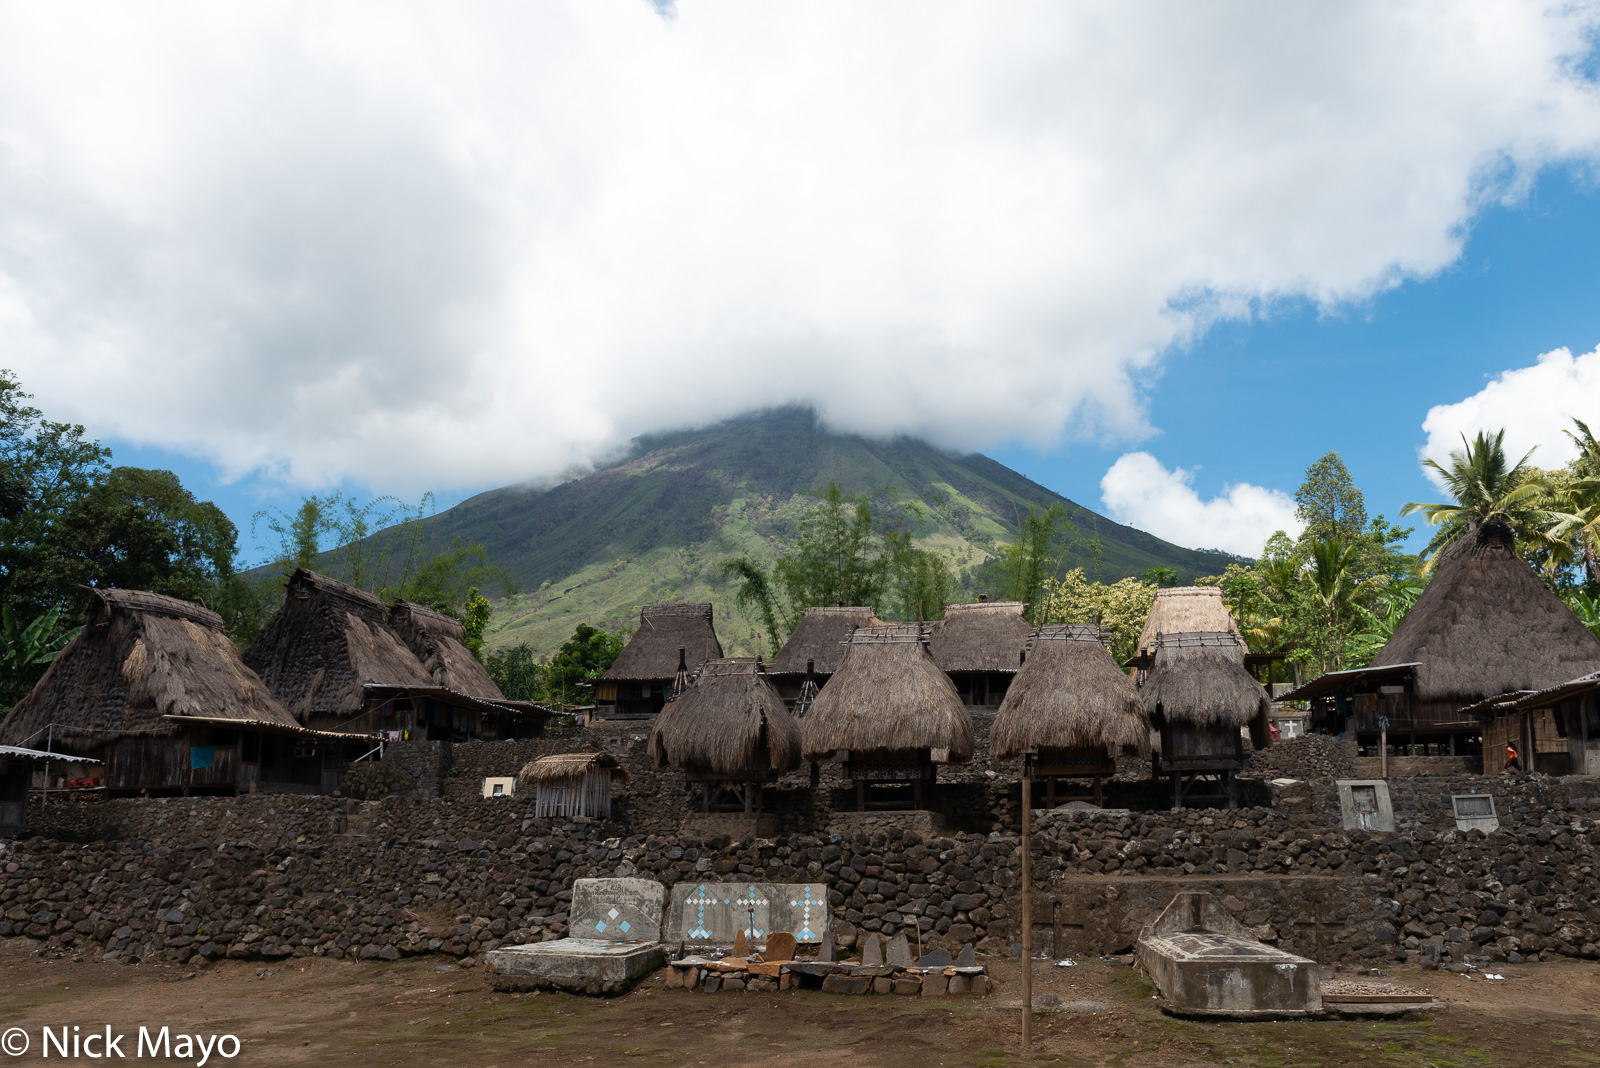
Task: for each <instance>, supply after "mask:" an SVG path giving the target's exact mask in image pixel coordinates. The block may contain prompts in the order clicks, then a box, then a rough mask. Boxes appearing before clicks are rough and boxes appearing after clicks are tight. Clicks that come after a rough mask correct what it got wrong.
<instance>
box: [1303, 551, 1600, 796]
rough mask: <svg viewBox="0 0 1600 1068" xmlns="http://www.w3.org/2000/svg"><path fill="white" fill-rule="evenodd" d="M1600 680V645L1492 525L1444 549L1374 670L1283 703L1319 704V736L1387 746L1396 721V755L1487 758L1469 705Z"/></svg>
mask: <svg viewBox="0 0 1600 1068" xmlns="http://www.w3.org/2000/svg"><path fill="white" fill-rule="evenodd" d="M1597 669H1600V639H1597V638H1596V637H1595V636H1594V635H1593V634H1591V633H1590V632H1589V629H1588V628H1587V627H1585V626H1584V625H1583V623H1582V622H1581V621H1580V620H1579V619H1578V617H1577V616H1575V615H1573V613H1572V610H1571V609H1570V608H1568V607H1567V606H1566V605H1565V604H1563V603H1562V602H1561V599H1560V598H1559V597H1557V596H1556V595H1555V594H1553V593H1551V592H1550V591H1549V590H1548V589H1547V588H1546V587H1545V585H1544V583H1543V582H1541V581H1540V580H1539V576H1538V575H1537V574H1536V573H1535V572H1534V570H1533V569H1532V568H1531V567H1529V566H1528V565H1527V564H1526V563H1525V562H1523V560H1522V558H1521V557H1519V556H1518V555H1517V551H1516V545H1515V543H1514V540H1513V537H1512V534H1511V531H1510V530H1509V529H1508V528H1507V527H1506V526H1505V524H1503V523H1499V522H1493V523H1486V524H1484V525H1483V526H1482V527H1481V528H1477V529H1473V530H1470V531H1468V532H1467V533H1466V534H1463V535H1462V536H1461V538H1460V539H1458V540H1457V541H1456V542H1455V543H1454V544H1453V545H1451V546H1449V547H1448V548H1447V549H1445V551H1444V552H1443V553H1442V554H1441V556H1440V558H1439V565H1438V568H1437V570H1436V571H1435V573H1434V576H1433V579H1432V581H1430V582H1429V583H1428V586H1427V588H1426V589H1425V590H1423V591H1422V596H1421V597H1419V598H1417V603H1416V604H1415V605H1414V606H1413V607H1412V609H1411V611H1410V612H1409V613H1408V614H1407V615H1406V618H1405V619H1404V620H1402V621H1401V623H1400V625H1399V626H1398V627H1396V628H1395V632H1394V634H1393V635H1392V636H1391V637H1390V638H1389V640H1388V642H1387V643H1385V644H1384V647H1383V648H1382V649H1380V650H1378V654H1377V655H1376V656H1374V657H1373V658H1372V663H1371V664H1369V665H1368V666H1367V667H1364V668H1358V669H1356V670H1353V671H1339V672H1330V673H1329V674H1327V675H1323V676H1321V677H1320V678H1317V679H1313V680H1312V681H1311V682H1309V683H1307V684H1306V685H1304V686H1302V687H1300V688H1299V689H1298V690H1295V691H1294V692H1292V693H1289V694H1286V695H1285V696H1283V697H1281V698H1279V700H1284V701H1289V700H1305V701H1311V702H1312V706H1313V715H1312V723H1313V727H1314V728H1316V729H1320V730H1324V731H1330V732H1334V733H1338V732H1343V733H1345V735H1346V736H1347V737H1350V736H1353V737H1355V738H1356V739H1357V741H1358V742H1359V743H1360V744H1361V745H1372V744H1373V743H1375V742H1376V741H1377V740H1378V733H1379V720H1380V718H1387V719H1388V721H1389V731H1388V740H1389V742H1390V744H1404V745H1408V746H1412V747H1416V746H1423V747H1426V748H1429V749H1433V748H1438V749H1444V750H1447V751H1448V752H1450V753H1456V752H1458V751H1460V752H1463V753H1465V752H1472V751H1475V750H1476V749H1477V747H1478V738H1479V735H1480V732H1482V730H1483V729H1484V724H1485V722H1486V720H1487V718H1488V717H1487V716H1485V717H1484V718H1479V715H1478V714H1475V713H1468V712H1466V711H1465V709H1466V708H1467V707H1468V706H1471V705H1477V704H1479V703H1481V702H1484V701H1486V700H1487V699H1489V698H1492V697H1496V696H1499V695H1502V694H1513V693H1517V692H1518V691H1523V692H1527V691H1540V690H1545V689H1548V688H1551V687H1555V686H1559V685H1561V684H1562V683H1564V682H1566V681H1568V680H1570V679H1574V678H1577V677H1579V676H1582V675H1585V674H1589V673H1591V672H1594V671H1595V670H1597ZM1412 751H1413V752H1416V751H1417V750H1416V749H1415V748H1413V750H1412ZM1486 770H1487V769H1486ZM1495 770H1498V768H1496V769H1495Z"/></svg>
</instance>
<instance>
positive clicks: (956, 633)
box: [928, 601, 1033, 672]
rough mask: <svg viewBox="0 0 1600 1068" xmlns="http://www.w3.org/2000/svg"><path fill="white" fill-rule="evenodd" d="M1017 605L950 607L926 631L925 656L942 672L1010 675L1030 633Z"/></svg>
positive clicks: (1018, 664) (1022, 606)
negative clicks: (931, 659)
mask: <svg viewBox="0 0 1600 1068" xmlns="http://www.w3.org/2000/svg"><path fill="white" fill-rule="evenodd" d="M1027 607H1028V606H1027V605H1025V604H1023V603H1022V602H1021V601H980V602H978V603H977V604H953V605H950V606H949V607H948V608H946V609H945V610H944V618H943V619H941V620H939V621H938V622H937V623H932V624H929V627H928V652H930V653H932V654H933V662H934V663H935V664H938V665H939V668H940V670H942V671H955V672H961V671H972V672H977V671H1002V672H1014V671H1016V670H1017V669H1018V668H1019V667H1021V666H1022V650H1023V649H1025V648H1026V647H1027V645H1028V637H1029V635H1031V634H1032V633H1033V625H1032V624H1030V623H1029V622H1028V620H1027V617H1025V616H1024V615H1023V614H1022V613H1023V611H1024V610H1026V609H1027Z"/></svg>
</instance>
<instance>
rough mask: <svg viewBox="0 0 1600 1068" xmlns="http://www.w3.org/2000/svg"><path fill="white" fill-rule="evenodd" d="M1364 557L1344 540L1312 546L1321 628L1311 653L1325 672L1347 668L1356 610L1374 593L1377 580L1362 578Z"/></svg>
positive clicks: (1312, 589) (1313, 597) (1315, 598)
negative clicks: (1346, 654)
mask: <svg viewBox="0 0 1600 1068" xmlns="http://www.w3.org/2000/svg"><path fill="white" fill-rule="evenodd" d="M1360 555H1361V547H1360V546H1359V545H1358V544H1356V543H1354V542H1349V541H1345V540H1344V539H1343V538H1337V537H1332V538H1324V539H1322V540H1321V541H1318V542H1314V543H1313V544H1312V546H1311V560H1310V568H1309V572H1308V575H1307V577H1308V579H1309V580H1310V593H1311V600H1312V603H1313V604H1314V606H1315V608H1316V611H1317V614H1318V616H1319V617H1320V624H1321V626H1320V629H1319V631H1314V632H1313V635H1312V641H1311V646H1312V648H1311V650H1310V651H1311V652H1313V653H1314V654H1316V655H1317V656H1318V657H1319V659H1320V660H1321V662H1322V670H1323V671H1324V672H1328V671H1338V670H1340V669H1341V668H1342V667H1343V666H1344V665H1343V660H1344V649H1345V644H1346V640H1347V638H1348V634H1349V627H1350V624H1351V622H1352V616H1353V614H1354V610H1355V607H1356V605H1357V604H1359V603H1360V601H1361V600H1362V599H1363V598H1365V597H1366V596H1367V595H1368V594H1370V593H1371V592H1372V589H1373V585H1374V582H1375V580H1373V579H1370V578H1369V579H1363V578H1361V577H1360V575H1359V561H1360Z"/></svg>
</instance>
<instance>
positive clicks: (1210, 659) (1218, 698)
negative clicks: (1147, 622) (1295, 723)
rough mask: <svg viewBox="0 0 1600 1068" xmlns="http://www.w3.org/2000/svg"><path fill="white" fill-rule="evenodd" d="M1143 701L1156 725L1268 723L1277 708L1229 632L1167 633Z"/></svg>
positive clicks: (1144, 686) (1143, 686)
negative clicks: (1164, 722) (1164, 723)
mask: <svg viewBox="0 0 1600 1068" xmlns="http://www.w3.org/2000/svg"><path fill="white" fill-rule="evenodd" d="M1139 701H1140V703H1141V704H1142V705H1143V706H1144V712H1145V715H1147V716H1149V717H1150V719H1151V721H1152V722H1154V723H1156V724H1157V725H1159V724H1160V723H1161V722H1162V719H1163V718H1165V720H1166V721H1167V722H1169V723H1188V724H1193V725H1195V726H1201V727H1205V726H1211V725H1213V724H1223V725H1226V726H1229V727H1242V726H1244V725H1245V724H1246V723H1250V722H1251V721H1252V720H1259V721H1260V723H1261V724H1262V725H1265V723H1266V716H1267V714H1268V713H1269V712H1270V711H1271V710H1272V698H1271V697H1269V696H1267V691H1266V690H1265V689H1263V688H1262V686H1261V684H1260V683H1259V682H1257V681H1256V680H1255V677H1254V676H1252V675H1251V674H1250V672H1249V670H1248V669H1246V668H1245V666H1244V643H1243V642H1242V641H1241V640H1240V639H1239V637H1238V636H1237V635H1234V634H1229V633H1227V632H1225V631H1224V632H1213V633H1210V634H1168V635H1163V636H1162V638H1161V640H1160V642H1159V643H1158V644H1157V645H1156V648H1155V663H1154V664H1152V665H1151V668H1150V671H1149V673H1148V674H1146V675H1145V677H1144V682H1142V683H1141V684H1140V685H1139ZM1258 744H1262V745H1264V744H1266V743H1265V740H1264V739H1260V740H1258Z"/></svg>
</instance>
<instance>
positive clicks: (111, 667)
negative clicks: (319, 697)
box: [0, 589, 368, 794]
mask: <svg viewBox="0 0 1600 1068" xmlns="http://www.w3.org/2000/svg"><path fill="white" fill-rule="evenodd" d="M88 598H89V600H88V606H87V609H86V612H85V615H86V617H87V622H86V624H85V626H84V629H83V632H82V633H81V634H79V635H78V636H77V637H76V638H74V639H73V640H72V641H71V642H69V643H68V644H67V646H66V648H64V649H62V650H61V652H60V654H59V655H57V656H56V658H55V660H54V661H53V662H52V663H51V664H50V668H49V670H47V671H46V672H45V674H44V677H43V678H42V679H40V680H39V682H38V684H37V685H35V686H34V688H33V690H32V691H30V692H29V694H28V696H27V697H24V698H23V699H22V700H21V701H19V702H18V703H17V706H16V708H14V709H12V711H11V714H10V715H8V716H7V717H6V718H5V720H4V723H3V724H0V743H3V744H6V745H16V746H26V747H31V748H35V749H37V748H40V747H41V746H43V747H47V748H49V749H52V750H63V751H65V752H68V753H74V754H77V755H83V756H98V757H99V758H100V759H101V760H102V762H103V763H104V766H105V772H104V775H103V777H102V782H103V785H104V787H105V789H106V790H107V791H108V792H110V793H135V792H145V793H182V794H190V793H230V794H231V793H253V792H257V791H262V792H268V791H272V792H292V793H331V792H333V791H335V790H337V789H338V785H339V777H340V773H341V772H342V770H343V767H344V762H345V760H346V759H349V758H350V757H353V756H358V755H360V752H361V751H362V749H363V747H365V746H366V745H367V744H368V739H365V738H361V737H359V736H352V735H340V734H329V733H325V732H318V731H311V730H307V729H305V728H303V727H302V726H301V725H300V723H299V722H297V721H296V720H295V718H294V717H293V716H292V715H290V714H289V712H288V711H287V710H286V709H284V707H283V706H282V705H281V704H280V703H279V702H278V701H277V700H276V699H275V698H274V697H273V695H272V693H271V691H270V690H269V689H268V688H267V686H266V685H265V684H264V683H263V682H262V680H261V679H260V678H259V677H258V676H257V675H256V673H255V672H254V671H252V670H251V669H250V668H249V667H248V666H247V665H246V664H245V663H244V661H243V660H242V659H241V658H240V656H239V650H238V649H237V648H236V647H235V646H234V644H233V642H232V641H231V640H229V638H228V636H227V635H226V634H225V633H223V629H222V618H221V617H220V616H218V615H217V614H216V613H215V612H213V611H211V610H210V609H209V608H202V607H201V606H200V605H197V604H191V603H189V602H188V601H181V600H178V599H177V598H175V597H165V596H162V595H160V594H155V593H147V592H144V591H141V590H118V589H91V590H89V591H88Z"/></svg>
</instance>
